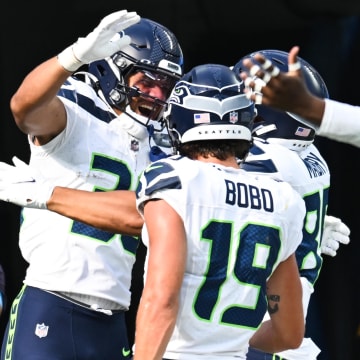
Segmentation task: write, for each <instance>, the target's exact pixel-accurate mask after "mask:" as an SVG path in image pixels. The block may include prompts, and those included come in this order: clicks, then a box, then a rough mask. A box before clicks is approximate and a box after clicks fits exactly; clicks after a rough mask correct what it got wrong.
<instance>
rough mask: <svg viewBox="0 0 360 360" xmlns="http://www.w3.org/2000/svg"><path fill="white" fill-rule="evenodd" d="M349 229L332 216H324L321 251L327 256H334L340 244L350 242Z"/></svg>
mask: <svg viewBox="0 0 360 360" xmlns="http://www.w3.org/2000/svg"><path fill="white" fill-rule="evenodd" d="M349 235H350V229H349V228H348V227H347V226H346V225H345V224H344V223H343V222H342V221H341V220H340V219H339V218H336V217H334V216H329V215H326V216H325V221H324V233H323V236H322V239H321V253H322V254H325V255H329V256H333V257H334V256H336V251H337V250H338V249H339V246H340V244H348V243H349V242H350V237H349Z"/></svg>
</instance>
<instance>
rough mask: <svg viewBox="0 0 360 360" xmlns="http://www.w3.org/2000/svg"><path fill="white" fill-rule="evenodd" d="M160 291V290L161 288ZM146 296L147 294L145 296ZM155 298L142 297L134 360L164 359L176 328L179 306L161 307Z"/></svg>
mask: <svg viewBox="0 0 360 360" xmlns="http://www.w3.org/2000/svg"><path fill="white" fill-rule="evenodd" d="M159 291H160V290H159ZM145 297H146V296H145ZM161 303H163V301H162V299H161V296H160V298H159V301H157V300H156V299H154V301H152V302H147V301H146V300H145V299H144V296H143V298H142V299H141V302H140V306H139V310H138V314H137V318H136V337H135V354H134V358H133V360H143V359H147V360H162V358H163V355H164V352H165V350H166V346H167V344H168V342H169V339H170V337H171V334H172V332H173V330H174V326H175V319H176V314H177V306H170V305H169V306H165V307H161V305H160V304H161Z"/></svg>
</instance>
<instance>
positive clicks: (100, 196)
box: [47, 186, 143, 236]
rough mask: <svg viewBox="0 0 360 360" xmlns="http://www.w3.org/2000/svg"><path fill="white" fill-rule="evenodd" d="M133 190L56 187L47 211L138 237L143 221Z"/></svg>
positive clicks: (103, 228)
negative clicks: (90, 189)
mask: <svg viewBox="0 0 360 360" xmlns="http://www.w3.org/2000/svg"><path fill="white" fill-rule="evenodd" d="M135 201H136V197H135V193H134V192H133V191H124V190H117V191H111V192H89V191H83V190H75V189H69V188H64V187H58V186H57V187H55V189H54V191H53V193H52V196H51V198H50V199H49V200H48V202H47V208H48V210H51V211H54V212H56V213H58V214H61V215H64V216H67V217H69V218H71V219H73V220H77V221H81V222H83V223H86V224H88V225H91V226H94V227H96V228H99V229H102V230H107V231H110V232H113V233H120V234H126V235H132V236H139V235H140V233H141V228H142V224H143V220H142V218H141V216H140V214H139V213H138V211H137V210H136V207H135Z"/></svg>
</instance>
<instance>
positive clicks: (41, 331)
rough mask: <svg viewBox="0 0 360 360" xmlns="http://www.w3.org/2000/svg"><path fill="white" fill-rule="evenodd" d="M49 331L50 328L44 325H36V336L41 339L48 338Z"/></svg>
mask: <svg viewBox="0 0 360 360" xmlns="http://www.w3.org/2000/svg"><path fill="white" fill-rule="evenodd" d="M48 330H49V327H48V326H46V325H45V324H44V323H42V324H36V328H35V335H36V336H38V337H39V338H43V337H45V336H47V334H48Z"/></svg>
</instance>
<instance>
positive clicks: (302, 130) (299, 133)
mask: <svg viewBox="0 0 360 360" xmlns="http://www.w3.org/2000/svg"><path fill="white" fill-rule="evenodd" d="M310 131H311V129H307V128H303V127H301V126H299V127H298V128H297V129H296V131H295V135H297V136H309V134H310Z"/></svg>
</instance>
